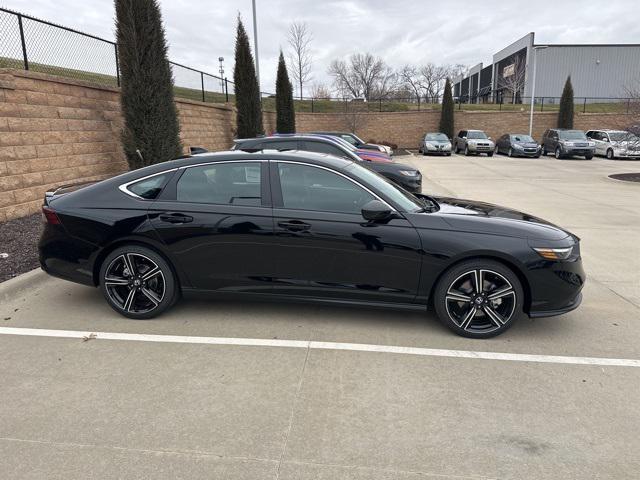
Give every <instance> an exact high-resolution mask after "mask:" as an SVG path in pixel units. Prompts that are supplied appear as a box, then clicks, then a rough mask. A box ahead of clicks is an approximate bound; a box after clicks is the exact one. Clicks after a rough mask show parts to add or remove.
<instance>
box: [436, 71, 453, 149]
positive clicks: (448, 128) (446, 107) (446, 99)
mask: <svg viewBox="0 0 640 480" xmlns="http://www.w3.org/2000/svg"><path fill="white" fill-rule="evenodd" d="M453 112H454V105H453V95H452V94H451V82H450V81H449V79H448V78H447V81H446V82H445V84H444V94H443V97H442V112H441V113H440V126H439V129H440V132H442V133H444V134H445V135H446V136H447V137H449V138H453V136H454V135H453V134H454V117H453V115H454V113H453Z"/></svg>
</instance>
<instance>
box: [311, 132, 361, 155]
mask: <svg viewBox="0 0 640 480" xmlns="http://www.w3.org/2000/svg"><path fill="white" fill-rule="evenodd" d="M320 136H321V137H324V138H327V136H326V135H320ZM328 138H329V140H331V141H332V142H335V143H337V144H339V145H342V146H343V147H344V148H346V149H347V150H349V151H350V152H355V151H356V150H357V148H356V147H354V146H353V145H351V144H350V143H349V142H347V141H346V140H344V139H342V138H340V137H331V136H329V137H328Z"/></svg>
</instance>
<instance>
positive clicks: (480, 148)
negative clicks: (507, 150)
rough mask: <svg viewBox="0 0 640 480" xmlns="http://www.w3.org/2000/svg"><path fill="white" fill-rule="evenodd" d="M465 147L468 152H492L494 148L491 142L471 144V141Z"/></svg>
mask: <svg viewBox="0 0 640 480" xmlns="http://www.w3.org/2000/svg"><path fill="white" fill-rule="evenodd" d="M467 148H468V149H469V151H470V152H477V153H487V152H493V149H494V148H495V146H494V145H492V144H487V145H485V144H480V145H478V144H472V143H468V144H467Z"/></svg>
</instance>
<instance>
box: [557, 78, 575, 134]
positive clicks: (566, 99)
mask: <svg viewBox="0 0 640 480" xmlns="http://www.w3.org/2000/svg"><path fill="white" fill-rule="evenodd" d="M558 128H573V86H572V85H571V75H569V76H568V77H567V81H566V82H565V84H564V90H562V97H560V110H559V111H558Z"/></svg>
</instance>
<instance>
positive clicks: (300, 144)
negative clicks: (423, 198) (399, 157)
mask: <svg viewBox="0 0 640 480" xmlns="http://www.w3.org/2000/svg"><path fill="white" fill-rule="evenodd" d="M234 149H237V150H245V151H257V150H264V149H268V150H280V151H285V150H302V151H306V152H316V153H326V154H329V155H335V156H336V157H342V158H345V159H347V160H352V161H354V162H360V163H362V164H363V165H364V166H365V167H367V168H369V169H371V170H373V171H374V172H377V173H379V174H380V175H383V176H385V177H387V178H388V179H389V180H391V181H393V182H395V183H397V184H398V185H400V186H401V187H402V188H404V189H406V190H408V191H410V192H412V193H416V192H417V193H419V192H421V191H422V174H421V173H420V171H419V170H416V169H415V168H414V167H411V166H409V165H403V164H401V163H395V162H392V161H386V162H380V161H369V160H368V159H367V157H366V156H365V157H364V158H363V157H362V156H360V155H359V153H358V150H357V149H356V148H355V147H353V146H352V145H350V144H349V143H347V142H345V141H344V140H341V139H339V138H331V137H327V136H324V135H286V136H275V137H261V138H248V139H240V140H235V145H234Z"/></svg>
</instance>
